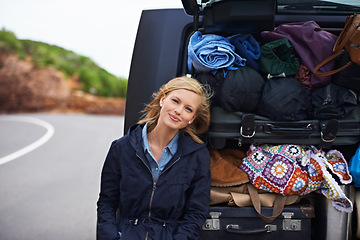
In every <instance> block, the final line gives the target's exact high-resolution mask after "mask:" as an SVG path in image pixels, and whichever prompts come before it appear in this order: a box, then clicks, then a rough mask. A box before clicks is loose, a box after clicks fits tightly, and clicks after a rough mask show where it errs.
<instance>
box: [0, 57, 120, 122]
mask: <svg viewBox="0 0 360 240" xmlns="http://www.w3.org/2000/svg"><path fill="white" fill-rule="evenodd" d="M21 112H76V113H87V114H109V115H124V112H125V100H124V99H121V98H105V97H97V96H94V95H90V94H85V93H83V92H82V91H81V85H80V83H79V81H78V79H77V77H76V76H73V77H72V78H70V79H66V78H64V76H63V74H62V73H61V72H59V71H57V70H55V69H54V68H52V67H47V68H41V69H37V68H34V65H33V63H32V61H31V60H30V59H27V60H19V59H18V58H17V55H15V54H8V53H4V52H0V113H21Z"/></svg>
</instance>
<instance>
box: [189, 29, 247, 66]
mask: <svg viewBox="0 0 360 240" xmlns="http://www.w3.org/2000/svg"><path fill="white" fill-rule="evenodd" d="M187 63H188V69H189V70H191V69H192V66H193V67H194V68H195V70H196V71H197V72H214V71H216V70H219V69H222V68H224V69H227V70H237V69H238V68H237V67H236V66H245V63H246V59H244V58H242V57H240V56H239V55H238V54H236V53H235V47H234V46H233V45H232V44H231V43H230V42H229V40H228V39H226V38H225V37H222V36H218V35H214V34H206V35H202V34H201V32H199V31H196V32H195V33H194V34H193V35H192V36H191V37H190V41H189V45H188V62H187Z"/></svg>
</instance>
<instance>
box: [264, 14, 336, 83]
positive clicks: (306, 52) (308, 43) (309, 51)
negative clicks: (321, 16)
mask: <svg viewBox="0 0 360 240" xmlns="http://www.w3.org/2000/svg"><path fill="white" fill-rule="evenodd" d="M261 37H262V39H263V40H264V41H265V42H270V41H274V40H277V39H280V38H287V39H288V40H289V41H290V43H291V45H292V46H293V47H294V49H295V51H296V52H297V53H298V55H299V58H300V60H301V63H302V64H304V65H305V66H306V67H307V68H308V69H309V70H310V71H311V85H312V87H320V86H324V85H326V84H328V83H329V82H330V81H331V76H328V77H316V76H315V75H314V73H313V71H314V68H315V66H316V65H318V64H319V63H320V62H321V61H322V60H324V59H325V58H327V57H329V56H331V55H332V54H333V52H332V49H333V47H334V45H335V42H336V39H337V36H336V35H334V34H332V33H330V32H327V31H324V30H321V28H320V26H319V25H318V24H317V23H316V22H314V21H307V22H295V23H284V24H281V25H279V26H278V27H277V28H275V29H274V30H273V31H263V32H261ZM334 62H335V61H331V62H330V63H329V64H327V65H325V66H324V67H323V71H324V72H327V71H330V70H332V69H333V66H334Z"/></svg>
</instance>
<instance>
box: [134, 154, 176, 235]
mask: <svg viewBox="0 0 360 240" xmlns="http://www.w3.org/2000/svg"><path fill="white" fill-rule="evenodd" d="M136 156H137V157H138V158H140V160H141V161H142V162H143V164H144V165H145V166H146V167H147V169H148V170H149V171H150V173H151V177H152V179H153V188H152V193H151V197H150V203H149V215H148V216H149V218H150V217H151V207H152V201H153V198H154V193H155V190H156V182H157V179H159V177H160V175H161V174H162V173H164V172H166V171H167V170H168V169H170V168H171V167H172V166H174V164H175V163H177V162H178V161H179V160H180V157H179V158H178V159H176V160H175V161H174V162H173V163H172V164H171V165H170V166H169V167H168V168H166V169H165V170H164V171H163V172H161V173H160V174H159V176H158V178H157V179H156V181H155V179H154V175H153V174H152V172H151V169H150V168H149V167H148V165H146V163H145V161H144V160H143V159H142V158H141V157H140V156H139V155H138V154H136ZM148 236H149V232H147V233H146V237H145V240H147V239H148Z"/></svg>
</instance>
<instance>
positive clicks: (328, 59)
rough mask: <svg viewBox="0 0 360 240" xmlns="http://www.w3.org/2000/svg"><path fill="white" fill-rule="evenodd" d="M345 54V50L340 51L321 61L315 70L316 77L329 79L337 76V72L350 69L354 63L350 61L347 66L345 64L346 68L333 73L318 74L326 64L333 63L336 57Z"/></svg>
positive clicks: (343, 67) (335, 70)
mask: <svg viewBox="0 0 360 240" xmlns="http://www.w3.org/2000/svg"><path fill="white" fill-rule="evenodd" d="M343 53H345V50H344V49H341V50H340V51H338V52H336V53H335V54H333V55H331V56H330V57H327V58H325V59H324V60H323V61H321V62H320V63H319V64H318V65H316V67H315V68H314V75H315V76H317V77H327V76H330V75H332V74H335V73H337V72H340V71H342V70H344V69H345V68H347V67H349V66H350V65H351V64H352V61H349V62H348V63H347V64H345V65H344V66H342V67H340V68H338V69H334V70H332V71H329V72H324V73H318V72H317V71H318V70H319V69H320V68H321V67H323V66H324V65H325V64H327V63H329V62H331V61H332V60H334V59H335V58H336V57H338V56H340V55H341V54H343Z"/></svg>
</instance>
